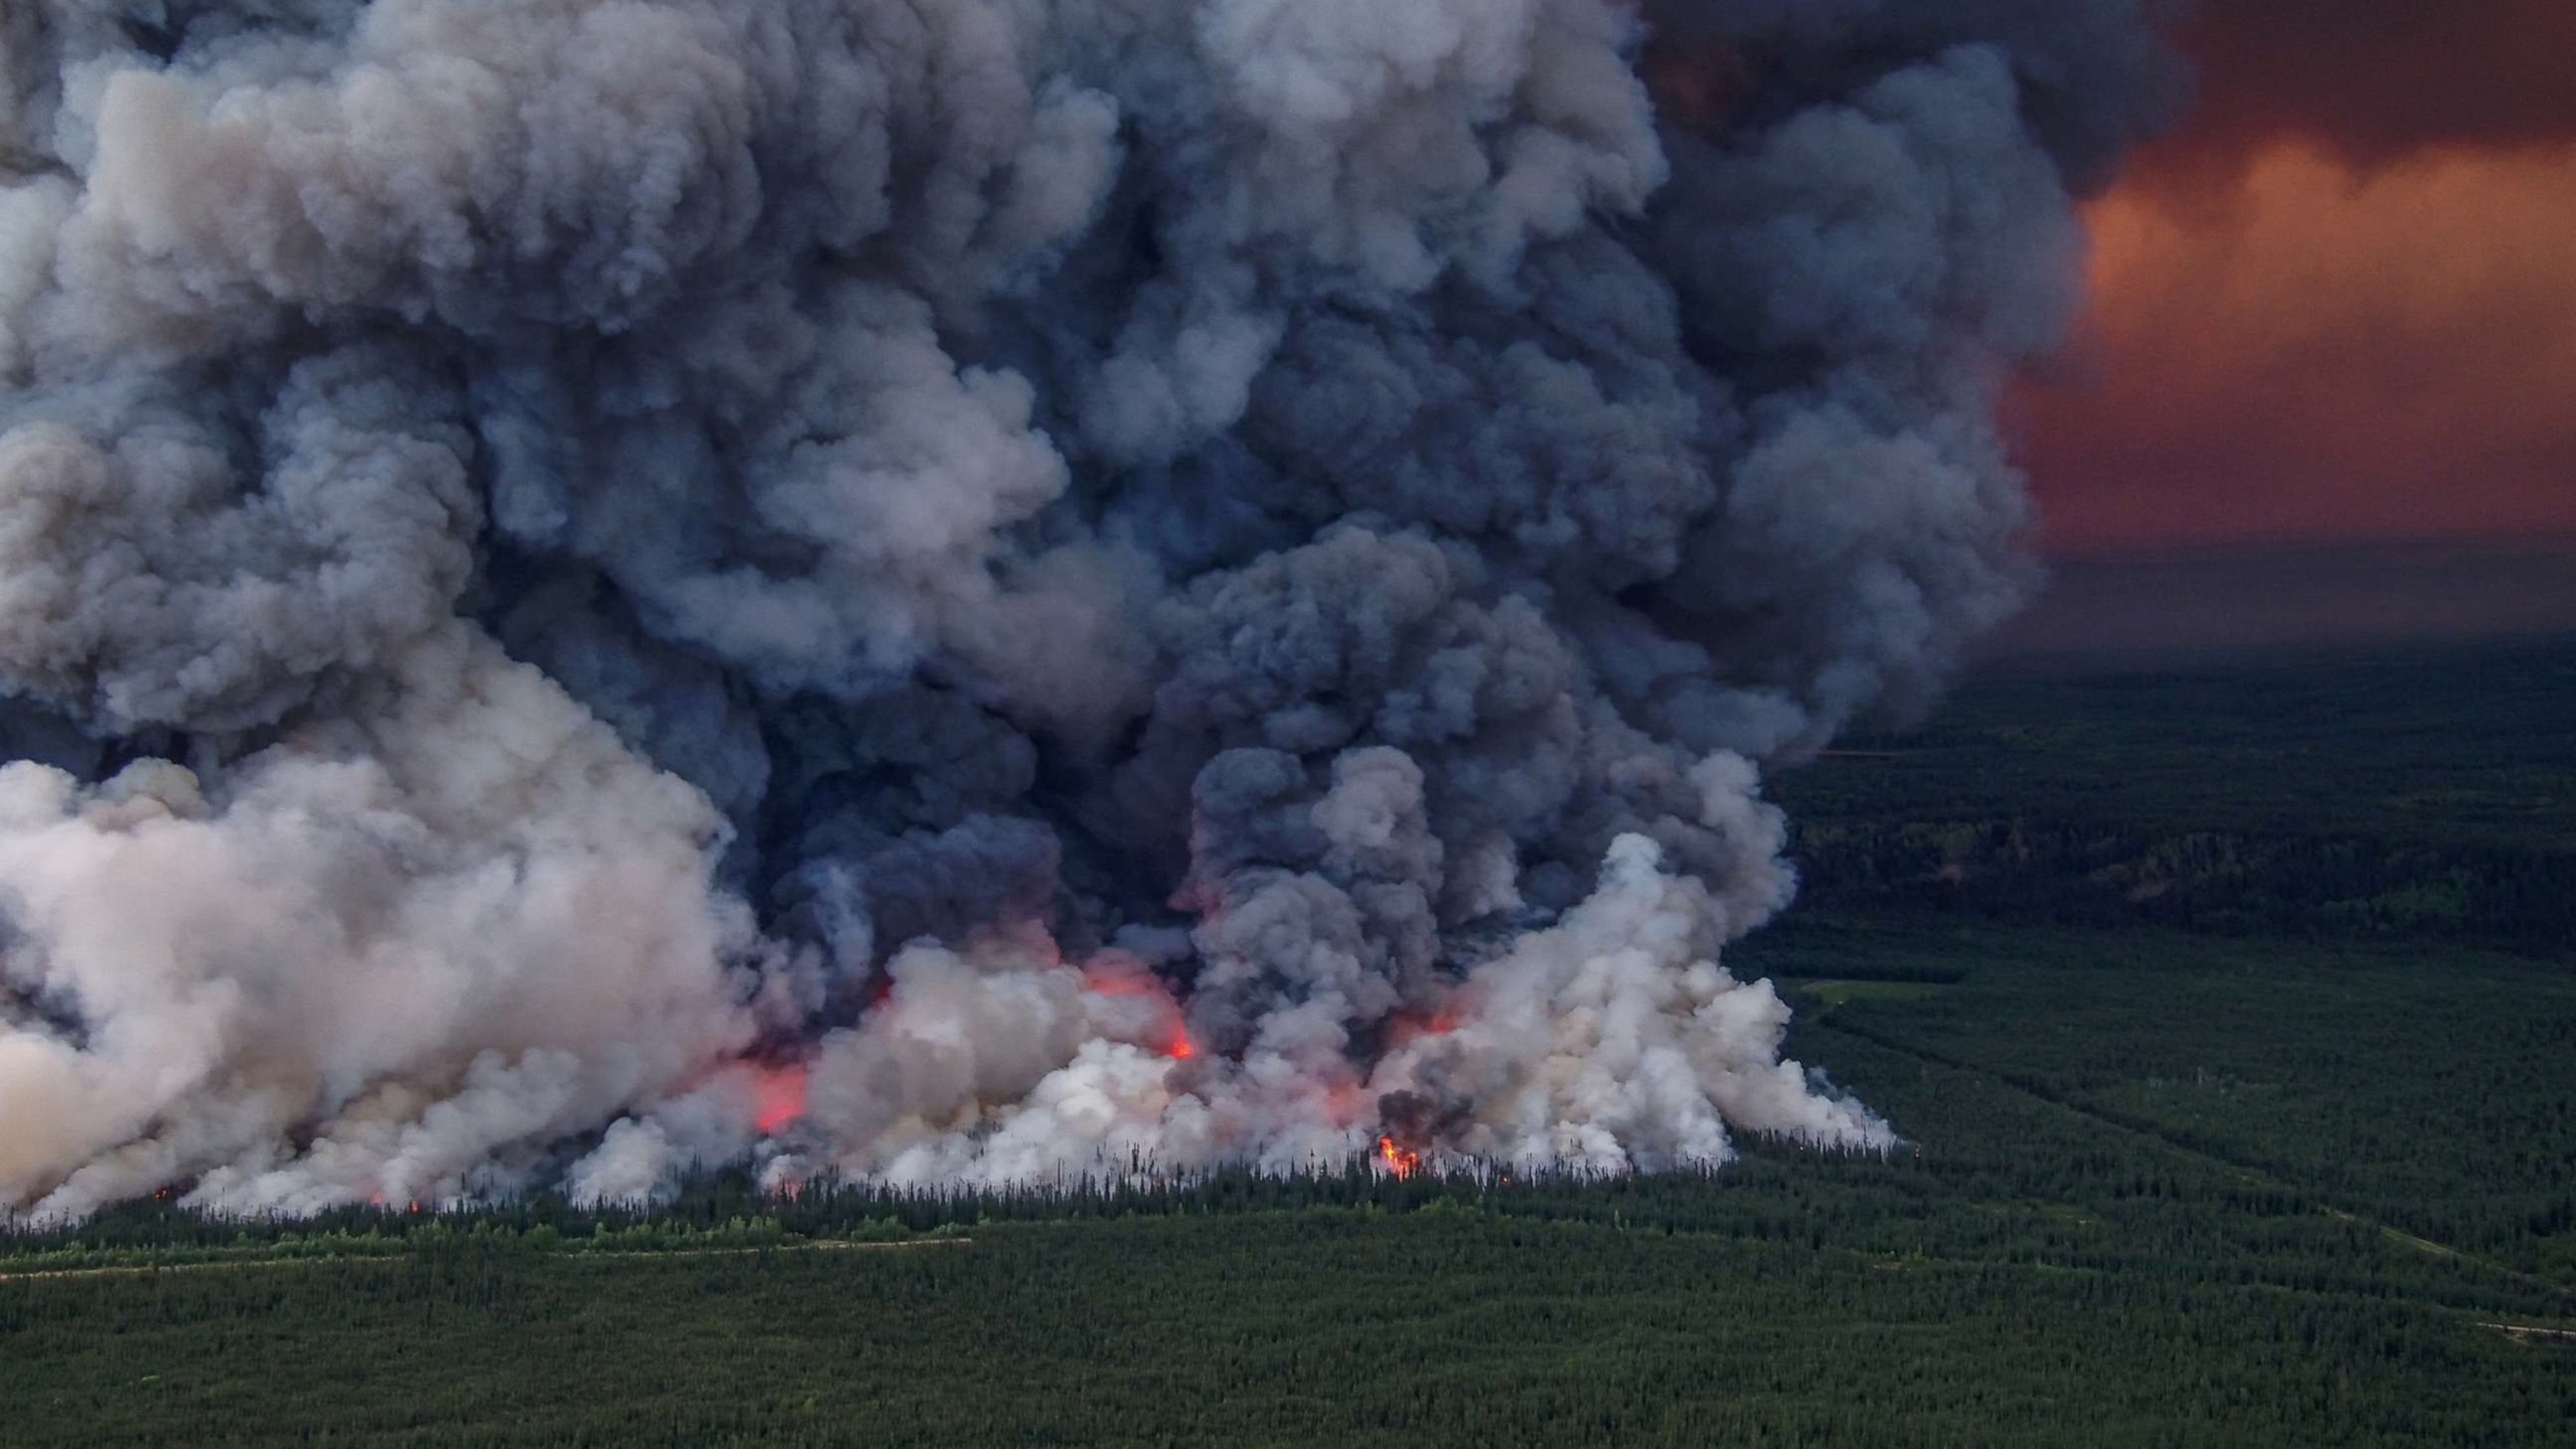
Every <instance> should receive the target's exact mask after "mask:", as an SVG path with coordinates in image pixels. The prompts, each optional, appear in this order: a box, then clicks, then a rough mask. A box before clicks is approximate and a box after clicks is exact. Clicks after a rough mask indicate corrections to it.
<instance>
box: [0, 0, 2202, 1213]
mask: <svg viewBox="0 0 2576 1449" xmlns="http://www.w3.org/2000/svg"><path fill="white" fill-rule="evenodd" d="M2154 8H2155V7H2153V6H2151V5H2149V4H2147V3H2145V0H1945V3H1941V4H1918V5H1892V4H1886V3H1882V0H1796V3H1782V0H1687V3H1685V0H1644V3H1642V4H1640V3H1637V0H1403V3H1397V4H1388V3H1384V0H1114V3H1113V0H1053V3H1044V4H1040V3H1032V0H771V3H763V4H758V5H746V4H741V3H738V0H515V3H511V4H507V5H496V4H491V3H486V0H168V3H162V0H133V3H109V0H10V3H8V4H6V5H5V6H0V1211H12V1210H14V1211H27V1212H34V1213H37V1214H44V1215H66V1214H68V1215H76V1214H80V1213H84V1212H87V1211H90V1210H92V1209H93V1208H95V1207H97V1206H98V1205H99V1204H102V1203H106V1202H112V1201H115V1200H117V1199H119V1198H122V1197H127V1196H131V1195H135V1194H138V1193H144V1192H152V1191H159V1190H163V1189H170V1190H173V1191H176V1192H178V1193H179V1194H181V1196H182V1197H183V1200H185V1201H188V1202H191V1203H195V1204H198V1205H201V1206H205V1207H210V1208H216V1209H222V1210H230V1211H258V1212H269V1211H288V1212H294V1211H306V1210H311V1209H314V1208H319V1207H326V1206H330V1205H333V1204H337V1203H347V1202H353V1201H364V1200H367V1199H369V1198H379V1199H383V1200H385V1201H388V1202H400V1201H406V1200H423V1201H430V1200H449V1199H454V1198H460V1197H474V1196H484V1195H493V1194H502V1193H508V1192H513V1191H518V1190H521V1189H524V1188H527V1187H529V1186H532V1185H547V1184H560V1185H562V1186H564V1187H565V1188H567V1189H569V1190H570V1191H572V1192H573V1193H575V1194H577V1195H580V1196H584V1197H593V1198H598V1197H620V1198H623V1197H631V1196H639V1195H646V1194H650V1193H653V1192H656V1191H659V1190H663V1189H665V1188H667V1186H668V1185H669V1182H670V1181H671V1178H672V1175H673V1174H674V1173H677V1172H680V1171H682V1170H685V1169H686V1168H688V1167H689V1166H691V1165H692V1164H705V1163H711V1162H727V1161H734V1162H741V1161H749V1162H756V1163H758V1164H759V1165H760V1167H761V1170H762V1171H763V1172H764V1173H765V1174H767V1175H768V1176H769V1178H770V1180H772V1181H793V1180H795V1179H796V1178H797V1177H799V1176H800V1175H802V1174H806V1173H810V1172H815V1171H833V1172H841V1173H848V1174H854V1175H859V1176H865V1177H872V1178H881V1179H889V1180H898V1181H906V1182H919V1183H958V1182H991V1181H1018V1180H1028V1179H1033V1178H1042V1177H1051V1176H1055V1175H1058V1174H1065V1173H1089V1172H1094V1171H1119V1172H1132V1171H1140V1170H1155V1171H1167V1170H1180V1169H1190V1168H1196V1167H1204V1166H1208V1165H1212V1164H1216V1163H1226V1162H1244V1163H1252V1164H1257V1165H1260V1166H1263V1167H1265V1168H1278V1169H1284V1168H1289V1167H1294V1166H1297V1165H1299V1164H1301V1163H1308V1162H1314V1161H1317V1160H1319V1159H1321V1160H1331V1159H1336V1158H1339V1157H1341V1156H1342V1155H1344V1154H1347V1153H1350V1152H1353V1151H1366V1150H1368V1149H1370V1148H1372V1147H1377V1146H1385V1147H1387V1148H1389V1149H1391V1150H1395V1151H1398V1152H1405V1151H1434V1152H1457V1153H1465V1154H1471V1155H1474V1156H1477V1157H1481V1158H1487V1159H1500V1160H1506V1161H1520V1162H1550V1163H1565V1164H1576V1165H1581V1166H1584V1167H1589V1168H1598V1169H1604V1170H1620V1169H1627V1168H1648V1169H1651V1168H1656V1167H1662V1166H1669V1165H1673V1164H1678V1163H1702V1164H1707V1163H1718V1162H1723V1161H1725V1160H1726V1159H1727V1158H1728V1157H1729V1156H1730V1155H1731V1153H1732V1150H1733V1149H1732V1146H1731V1143H1732V1141H1733V1139H1734V1137H1735V1135H1736V1134H1740V1133H1744V1132H1761V1133H1778V1134H1788V1135H1793V1136H1796V1137H1798V1138H1800V1139H1802V1140H1804V1141H1808V1142H1812V1143H1817V1144H1827V1145H1836V1146H1842V1147H1850V1148H1861V1149H1868V1148H1885V1147H1887V1146H1889V1145H1891V1143H1892V1142H1893V1135H1892V1129H1891V1128H1890V1127H1889V1125H1888V1124H1887V1123H1885V1122H1883V1121H1881V1120H1880V1119H1879V1118H1878V1117H1877V1116H1875V1115H1874V1114H1873V1113H1871V1112H1870V1110H1869V1109H1868V1107H1867V1106H1866V1105H1865V1104H1862V1103H1859V1102H1856V1101H1854V1100H1852V1099H1851V1098H1849V1097H1848V1096H1847V1095H1846V1094H1844V1093H1843V1092H1841V1091H1840V1090H1839V1089H1837V1088H1836V1087H1835V1086H1834V1085H1833V1084H1832V1083H1830V1082H1827V1081H1824V1080H1823V1079H1821V1078H1820V1077H1817V1076H1814V1075H1812V1074H1810V1073H1808V1072H1806V1071H1805V1070H1804V1069H1802V1068H1801V1067H1800V1066H1799V1065H1798V1063H1796V1062H1795V1061H1792V1060H1788V1059H1786V1058H1784V1057H1783V1056H1782V1054H1781V1048H1782V1045H1783V1041H1784V1036H1783V1033H1784V1030H1785V1025H1786V1020H1787V1008H1786V1006H1785V1004H1784V1003H1783V1002H1782V1000H1781V999H1780V997H1779V996H1778V994H1777V993H1776V992H1775V991H1774V990H1773V989H1772V988H1771V986H1770V985H1769V983H1767V982H1761V981H1748V980H1742V979H1739V978H1737V977H1735V976H1734V975H1733V974H1731V973H1730V972H1729V971H1728V969H1727V968H1726V966H1725V965H1724V959H1725V952H1726V948H1727V947H1728V945H1729V943H1731V942H1732V941H1733V940H1735V939H1736V938H1738V937H1740V936H1742V935H1743V934H1744V933H1745V932H1747V931H1750V930H1753V929H1756V928H1757V927H1759V926H1760V925H1761V924H1762V923H1763V922H1764V921H1766V920H1768V919H1769V918H1770V917H1771V916H1772V915H1773V914H1775V913H1776V912H1777V911H1779V910H1780V909H1781V908H1782V907H1783V906H1785V905H1786V904H1787V903H1788V901H1789V898H1790V897H1791V895H1792V894H1793V893H1794V890H1795V886H1796V881H1795V875H1794V872H1793V871H1792V870H1791V869H1790V867H1789V865H1788V863H1787V862H1786V860H1785V859H1784V858H1783V854H1782V852H1783V848H1784V845H1785V841H1786V823H1785V821H1784V819H1783V817H1782V815H1781V812H1780V811H1779V810H1778V809H1777V808H1776V807H1774V806H1772V805H1771V804H1769V803H1767V802H1766V800H1765V799H1764V796H1763V783H1764V778H1765V772H1766V771H1767V770H1768V769H1770V768H1771V767H1773V766H1775V765H1779V764H1784V763H1793V762H1795V761H1796V760H1798V759H1800V758H1801V757H1804V756H1806V755H1809V754H1812V753H1813V752H1814V751H1816V750H1818V749H1820V748H1821V747H1823V746H1824V745H1825V744H1826V743H1827V742H1828V741H1830V740H1831V739H1832V738H1833V737H1834V736H1835V734H1836V732H1837V731H1838V730H1840V729H1841V728H1842V727H1843V726H1844V725H1845V724H1847V723H1848V722H1850V721H1852V720H1854V719H1856V718H1861V717H1864V716H1872V717H1874V716H1878V715H1882V714H1886V713H1894V714H1898V715H1903V714H1907V713H1912V712H1919V711H1920V710H1921V709H1922V708H1924V707H1925V706H1926V705H1927V704H1928V703H1929V702H1930V701H1931V700H1932V699H1933V698H1934V697H1936V696H1937V694H1938V693H1939V691H1940V689H1941V686H1942V684H1943V682H1944V681H1945V679H1946V678H1947V676H1948V675H1949V674H1950V673H1951V671H1952V669H1953V667H1954V666H1955V665H1956V663H1957V662H1958V661H1959V659H1960V658H1961V656H1962V654H1963V652H1964V651H1965V650H1966V649H1967V648H1968V647H1969V646H1970V645H1971V644H1972V643H1973V642H1974V641H1975V640H1976V639H1977V638H1978V637H1980V636H1981V635H1983V634H1984V633H1986V632H1987V631H1988V630H1990V629H1991V628H1992V627H1993V626H1994V625H1996V624H1997V623H1999V622H2000V621H2002V620H2003V619H2005V618H2006V617H2008V616H2010V615H2011V614H2012V613H2013V612H2014V610H2015V609H2016V608H2017V607H2019V605H2020V604H2021V603H2022V602H2023V600H2024V599H2025V598H2026V597H2027V595H2028V593H2029V589H2030V585H2031V584H2032V582H2033V580H2034V579H2035V577H2036V574H2037V571H2036V569H2035V568H2034V567H2033V566H2032V561H2031V560H2030V559H2029V557H2028V556H2027V553H2026V538H2027V533H2028V523H2029V508H2028V500H2027V498H2026V496H2025V493H2024V490H2023V486H2022V478H2021V475H2020V473H2019V472H2018V471H2017V470H2016V469H2015V468H2014V467H2013V466H2012V464H2011V461H2010V459H2009V456H2008V452H2007V449H2006V447H2005V443H2004V439H2003V437H2002V435H2001V433H2000V432H1999V430H1998V427H1997V422H1996V404H1997V402H1998V395H1999V393H2000V391H2001V389H2002V387H2003V386H2004V384H2005V382H2006V380H2007V379H2009V378H2010V377H2012V376H2013V375H2014V374H2015V372H2016V371H2017V370H2018V369H2020V368H2021V367H2022V366H2023V365H2024V364H2025V363H2027V362H2028V361H2029V360H2030V359H2032V358H2034V357H2038V356H2042V355H2046V354H2048V353H2050V352H2052V351H2053V350H2055V349H2057V348H2058V347H2060V346H2061V344H2062V343H2063V341H2064V339H2065V337H2066V333H2067V329H2068V326H2069V324H2070V323H2071V322H2072V321H2073V320H2074V318H2075V316H2076V313H2077V311H2078V309H2079V306H2080V302H2081V292H2082V286H2083V281H2084V278H2083V258H2084V242H2083V232H2082V228H2081V226H2080V223H2079V220H2078V215H2077V206H2078V204H2079V203H2080V202H2081V201H2082V200H2083V199H2084V198H2086V197H2090V196H2093V195H2096V194H2097V193H2098V191H2099V189H2100V188H2101V187H2102V186H2103V185H2104V184H2105V183H2106V182H2107V180H2108V178H2109V177H2110V176H2112V175H2113V174H2114V173H2115V171H2116V169H2117V164H2118V161H2119V159H2120V157H2121V155H2122V154H2123V153H2124V152H2125V151H2126V150H2127V148H2128V147H2129V145H2130V144H2131V143H2132V142H2134V141H2136V140H2137V139H2139V138H2140V137H2142V136H2144V135H2146V134H2148V133H2150V132H2152V131H2154V130H2156V129H2157V128H2159V127H2161V126H2162V125H2164V124H2165V123H2166V122H2167V121H2168V120H2169V119H2170V117H2171V115H2172V114H2173V112H2174V109H2175V105H2176V102H2177V99H2178V95H2179V87H2178V80H2179V74H2180V73H2179V70H2178V68H2177V66H2176V63H2175V61H2174V59H2173V57H2172V55H2171V53H2170V50H2169V48H2168V46H2167V44H2166V42H2165V40H2164V38H2163V37H2162V36H2161V35H2160V34H2159V33H2158V32H2157V30H2156V29H2155V27H2154V25H2153V24H2152V23H2151V14H2152V11H2153V10H2154ZM1139 1164H1151V1167H1150V1168H1147V1167H1140V1166H1139Z"/></svg>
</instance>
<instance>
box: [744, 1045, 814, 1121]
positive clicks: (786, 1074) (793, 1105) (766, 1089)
mask: <svg viewBox="0 0 2576 1449" xmlns="http://www.w3.org/2000/svg"><path fill="white" fill-rule="evenodd" d="M754 1071H755V1072H756V1075H755V1076H754V1077H753V1078H752V1086H751V1125H752V1126H753V1127H755V1128H758V1129H759V1131H760V1133H761V1135H762V1136H764V1137H766V1136H771V1135H774V1134H775V1133H777V1132H778V1131H779V1130H780V1129H782V1128H784V1127H786V1126H787V1125H788V1124H789V1123H791V1122H794V1121H795V1120H796V1119H797V1118H799V1117H802V1116H804V1115H805V1068H804V1066H803V1065H802V1064H799V1063H790V1064H788V1065H786V1066H780V1067H760V1068H755V1069H754Z"/></svg>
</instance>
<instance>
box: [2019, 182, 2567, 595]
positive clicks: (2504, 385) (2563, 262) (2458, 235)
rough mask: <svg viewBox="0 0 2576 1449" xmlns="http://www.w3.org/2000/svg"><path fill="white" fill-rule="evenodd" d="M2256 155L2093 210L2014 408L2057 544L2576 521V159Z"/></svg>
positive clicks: (2513, 528)
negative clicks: (2065, 330) (2045, 342)
mask: <svg viewBox="0 0 2576 1449" xmlns="http://www.w3.org/2000/svg"><path fill="white" fill-rule="evenodd" d="M2238 164H2240V165H2241V167H2242V169H2241V171H2240V172H2239V173H2238V175H2239V177H2240V178H2241V179H2240V181H2239V182H2238V184H2236V185H2234V186H2232V187H2227V188H2222V189H2219V190H2216V191H2203V192H2193V191H2191V190H2189V189H2177V188H2175V187H2173V186H2172V185H2171V184H2170V179H2171V178H2170V174H2169V173H2167V174H2165V175H2161V176H2159V175H2157V174H2156V173H2154V172H2153V171H2150V172H2149V173H2148V174H2149V176H2150V177H2151V178H2153V179H2150V180H2147V181H2142V182H2139V183H2137V184H2133V185H2130V186H2128V187H2125V188H2123V189H2121V190H2118V191H2115V192H2113V193H2112V194H2111V195H2109V196H2108V197H2106V198H2104V199H2102V200H2100V201H2098V202H2096V203H2094V205H2093V207H2092V209H2091V212H2090V219H2091V222H2092V224H2093V229H2094V233H2095V254H2094V260H2093V274H2094V284H2095V305H2094V310H2093V315H2092V317H2091V318H2090V320H2089V322H2088V324H2087V328H2086V332H2085V335H2084V337H2083V340H2082V341H2081V342H2080V343H2079V344H2078V345H2077V346H2076V347H2075V348H2074V349H2073V350H2072V351H2071V352H2070V354H2069V355H2068V357H2067V358H2065V359H2062V360H2061V362H2060V363H2059V364H2058V365H2056V366H2054V367H2052V368H2051V369H2049V373H2050V375H2049V376H2047V377H2045V378H2042V379H2038V380H2034V381H2032V382H2030V383H2027V384H2025V385H2024V386H2023V387H2022V388H2020V389H2019V391H2018V394H2017V396H2016V398H2015V406H2014V409H2013V411H2014V416H2015V422H2016V424H2017V426H2018V428H2019V431H2020V436H2021V438H2022V440H2023V454H2024V457H2025V460H2026V461H2027V463H2028V464H2029V466H2030V468H2031V471H2032V474H2033V477H2034V484H2035V487H2036V489H2037V491H2038V493H2039V496H2040V499H2041V504H2042V508H2043V510H2044V515H2045V517H2046V519H2047V523H2046V533H2045V542H2046V543H2047V545H2048V546H2049V547H2050V548H2051V550H2052V551H2056V552H2078V553H2080V552H2100V551H2107V550H2119V549H2133V548H2142V547H2144V548H2153V547H2169V546H2175V545H2189V544H2195V543H2206V542H2215V541H2241V540H2297V541H2316V540H2326V539H2362V538H2387V537H2425V536H2455V535H2468V534H2496V533H2517V532H2529V531H2576V147H2563V148H2556V149H2547V148H2543V149H2536V150H2535V149H2519V150H2513V151H2498V152H2475V151H2458V150H2447V149H2435V150H2427V151H2422V152H2418V153H2417V154H2415V155H2413V156H2412V157H2410V158H2408V159H2405V160H2402V161H2399V162H2396V163H2394V164H2392V165H2389V166H2386V167H2385V168H2384V169H2373V170H2369V171H2363V170H2359V169H2356V163H2353V162H2349V161H2346V160H2344V159H2342V158H2341V157H2340V156H2339V155H2337V154H2334V153H2330V152H2327V151H2324V150H2320V149H2318V148H2316V147H2314V146H2312V145H2310V144H2308V143H2305V142H2303V141H2299V140H2295V139H2288V138H2283V139H2276V140H2275V141H2273V142H2270V143H2268V144H2264V145H2262V146H2260V147H2258V148H2256V149H2255V150H2253V151H2251V152H2250V153H2247V155H2246V156H2244V157H2242V158H2239V161H2238Z"/></svg>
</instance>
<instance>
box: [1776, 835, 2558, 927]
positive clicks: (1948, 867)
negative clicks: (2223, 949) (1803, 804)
mask: <svg viewBox="0 0 2576 1449" xmlns="http://www.w3.org/2000/svg"><path fill="white" fill-rule="evenodd" d="M1795 855H1796V858H1797V861H1798V864H1799V868H1800V872H1801V875H1802V877H1803V878H1804V880H1805V883H1806V885H1805V895H1804V900H1805V902H1806V904H1807V906H1808V907H1809V908H1810V909H1825V910H1836V909H1840V910H1874V909H1880V910H1883V909H1897V910H1909V911H1913V910H1933V911H1941V912H1959V913H1967V914H1971V915H1975V916H1978V917H1981V918H1986V919H1996V920H2014V921H2024V922H2032V921H2046V922H2050V923H2052V924H2058V925H2074V926H2123V925H2154V926H2164V927H2172V928H2177V929H2186V930H2196V931H2214V932H2224V933H2228V934H2284V935H2333V936H2356V937H2366V938H2377V939H2396V938H2407V937H2427V938H2434V939H2441V940H2457V941H2473V942H2483V943H2488V944H2494V945H2503V946H2512V947H2516V948H2520V949H2527V950H2543V951H2548V950H2556V949H2560V948H2563V947H2565V946H2567V945H2568V944H2569V943H2570V942H2576V851H2564V852H2561V851H2549V850H2513V849H2505V848H2479V847H2473V846H2456V845H2441V846H2437V845H2428V844H2423V843H2417V842H2407V841H2397V840H2378V839H2368V838H2358V837H2350V836H2342V837H2337V836H2315V835H2301V834H2271V835H2266V834H2257V833H2250V832H2238V831H2208V830H2201V831H2189V832H2179V833H2177V832H2168V831H2162V830H2158V829H2154V828H2151V827H2145V826H2138V825H2127V824H2120V823H2109V824H2105V823H2101V822H2080V821H2073V820H2051V819H2047V818H2038V817H2031V816H2024V815H2014V816H2009V817H2004V818H1998V819H1990V820H1947V821H1906V820H1894V819H1889V820H1853V819H1830V820H1822V821H1810V822H1805V823H1803V824H1801V826H1800V827H1799V829H1798V833H1797V842H1796V846H1795Z"/></svg>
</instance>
